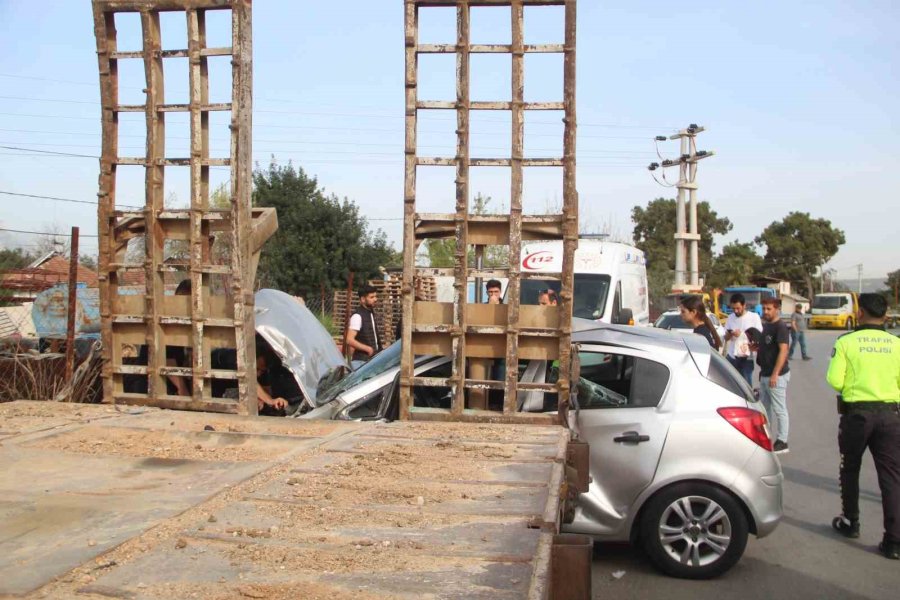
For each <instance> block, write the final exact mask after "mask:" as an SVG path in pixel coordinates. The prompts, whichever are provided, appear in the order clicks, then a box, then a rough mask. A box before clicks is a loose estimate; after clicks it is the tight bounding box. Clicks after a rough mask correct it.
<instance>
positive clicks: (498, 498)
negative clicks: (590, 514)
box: [0, 401, 569, 600]
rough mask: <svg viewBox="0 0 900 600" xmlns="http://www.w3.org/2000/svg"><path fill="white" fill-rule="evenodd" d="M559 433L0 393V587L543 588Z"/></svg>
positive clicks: (313, 591)
mask: <svg viewBox="0 0 900 600" xmlns="http://www.w3.org/2000/svg"><path fill="white" fill-rule="evenodd" d="M568 439H569V436H568V431H567V430H565V429H563V428H560V427H552V426H534V425H494V424H489V425H479V424H463V423H418V422H395V423H340V422H330V421H329V422H324V421H304V420H295V419H280V418H266V417H252V418H251V417H239V416H233V415H213V414H203V413H186V412H174V411H166V410H158V409H148V408H133V407H113V406H108V405H77V404H58V403H42V402H22V401H19V402H12V403H6V404H0V598H21V597H25V598H45V597H48V598H84V599H92V600H96V599H101V598H128V599H135V600H144V599H162V598H166V599H168V598H199V599H217V600H218V599H227V598H234V599H245V598H271V599H280V598H285V599H287V598H305V599H316V598H323V599H324V598H328V599H329V600H336V599H337V600H340V599H344V598H347V599H349V598H353V599H360V600H368V599H382V598H415V599H417V600H418V599H423V598H492V599H494V598H529V599H534V600H538V599H544V598H547V597H548V590H549V585H550V582H549V578H550V574H549V570H550V549H551V544H552V540H553V534H554V533H556V532H557V531H558V523H559V512H560V500H559V495H560V490H561V488H562V486H563V482H564V472H565V459H566V446H567V442H568Z"/></svg>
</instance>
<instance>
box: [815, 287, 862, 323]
mask: <svg viewBox="0 0 900 600" xmlns="http://www.w3.org/2000/svg"><path fill="white" fill-rule="evenodd" d="M858 310H859V297H858V296H857V295H856V293H854V292H833V293H828V294H816V296H815V298H813V304H812V317H810V319H809V327H810V328H811V329H827V328H837V329H847V330H848V331H849V330H851V329H853V328H854V327H855V326H856V313H857V311H858Z"/></svg>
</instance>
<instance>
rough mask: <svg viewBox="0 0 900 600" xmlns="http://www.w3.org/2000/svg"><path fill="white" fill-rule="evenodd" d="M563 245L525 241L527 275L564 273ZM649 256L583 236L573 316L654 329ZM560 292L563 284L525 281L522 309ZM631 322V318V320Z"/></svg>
mask: <svg viewBox="0 0 900 600" xmlns="http://www.w3.org/2000/svg"><path fill="white" fill-rule="evenodd" d="M562 251H563V243H562V240H555V241H549V242H524V243H523V244H522V264H521V269H522V273H541V272H546V273H559V272H560V270H561V269H562ZM646 263H647V261H646V259H645V258H644V252H643V251H642V250H639V249H638V248H635V247H634V246H630V245H628V244H622V243H619V242H607V241H604V240H602V239H596V238H591V237H583V238H580V239H579V240H578V249H577V250H575V265H574V266H575V298H574V302H573V315H574V316H576V317H581V318H584V319H593V320H595V321H602V322H604V323H628V322H629V321H630V320H631V319H633V321H634V324H635V325H644V326H648V325H650V296H649V288H648V285H647V264H646ZM548 288H552V289H554V290H556V291H559V281H552V280H546V279H538V278H534V277H528V278H522V283H521V299H520V302H521V303H522V304H537V303H538V294H539V293H540V291H541V290H544V289H548ZM629 316H630V317H631V318H630V319H629V318H628V317H629Z"/></svg>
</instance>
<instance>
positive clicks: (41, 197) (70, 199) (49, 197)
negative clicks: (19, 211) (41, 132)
mask: <svg viewBox="0 0 900 600" xmlns="http://www.w3.org/2000/svg"><path fill="white" fill-rule="evenodd" d="M0 194H5V195H7V196H21V197H22V198H38V199H40V200H55V201H57V202H73V203H76V204H92V205H94V206H96V205H97V204H98V202H97V201H96V200H76V199H74V198H59V197H57V196H40V195H38V194H22V193H20V192H7V191H4V190H0ZM116 206H122V207H125V208H143V207H141V206H133V205H129V204H117V205H116Z"/></svg>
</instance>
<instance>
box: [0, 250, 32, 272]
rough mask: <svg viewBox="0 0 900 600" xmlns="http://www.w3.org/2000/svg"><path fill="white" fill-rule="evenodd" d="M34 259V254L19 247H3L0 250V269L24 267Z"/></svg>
mask: <svg viewBox="0 0 900 600" xmlns="http://www.w3.org/2000/svg"><path fill="white" fill-rule="evenodd" d="M34 259H35V257H34V256H32V255H31V254H30V253H28V252H25V251H24V250H22V249H21V248H4V249H2V250H0V271H6V270H8V269H24V268H25V267H26V266H27V265H28V264H29V263H31V262H32V261H34Z"/></svg>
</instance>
